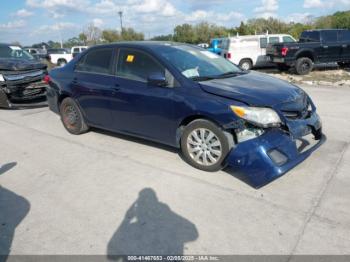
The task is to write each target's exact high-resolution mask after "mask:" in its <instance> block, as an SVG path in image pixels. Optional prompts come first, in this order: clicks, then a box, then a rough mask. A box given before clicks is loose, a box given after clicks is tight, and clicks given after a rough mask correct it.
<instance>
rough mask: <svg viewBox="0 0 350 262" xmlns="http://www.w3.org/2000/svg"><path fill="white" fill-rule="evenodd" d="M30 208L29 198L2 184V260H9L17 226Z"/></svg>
mask: <svg viewBox="0 0 350 262" xmlns="http://www.w3.org/2000/svg"><path fill="white" fill-rule="evenodd" d="M29 210H30V203H29V202H28V200H26V199H25V198H24V197H22V196H19V195H17V194H15V193H14V192H12V191H10V190H8V189H6V188H4V187H2V186H1V185H0V262H4V261H6V260H7V258H8V255H9V254H10V252H11V245H12V241H13V237H14V235H15V230H16V227H17V226H18V225H19V224H20V223H21V221H22V220H23V219H24V218H25V216H26V215H27V214H28V212H29Z"/></svg>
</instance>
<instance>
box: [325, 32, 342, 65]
mask: <svg viewBox="0 0 350 262" xmlns="http://www.w3.org/2000/svg"><path fill="white" fill-rule="evenodd" d="M321 35H322V44H321V47H322V54H321V57H322V60H321V61H322V62H336V61H339V59H340V53H341V45H340V43H339V42H338V31H337V30H325V31H322V34H321Z"/></svg>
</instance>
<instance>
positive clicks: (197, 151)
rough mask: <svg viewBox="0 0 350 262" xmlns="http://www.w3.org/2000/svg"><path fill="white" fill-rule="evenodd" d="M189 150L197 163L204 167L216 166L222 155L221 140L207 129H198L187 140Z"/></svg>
mask: <svg viewBox="0 0 350 262" xmlns="http://www.w3.org/2000/svg"><path fill="white" fill-rule="evenodd" d="M187 150H188V152H189V155H190V157H191V158H192V159H193V160H194V161H195V162H196V163H198V164H200V165H204V166H212V165H215V164H216V163H217V162H218V161H219V159H220V157H221V155H222V146H221V142H220V140H219V138H218V137H217V136H216V135H215V134H214V133H213V132H212V131H210V130H208V129H205V128H198V129H195V130H193V131H192V132H191V133H190V135H189V136H188V138H187Z"/></svg>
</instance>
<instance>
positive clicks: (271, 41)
mask: <svg viewBox="0 0 350 262" xmlns="http://www.w3.org/2000/svg"><path fill="white" fill-rule="evenodd" d="M279 42H280V38H279V37H278V36H277V37H275V36H273V37H269V43H270V44H275V43H279Z"/></svg>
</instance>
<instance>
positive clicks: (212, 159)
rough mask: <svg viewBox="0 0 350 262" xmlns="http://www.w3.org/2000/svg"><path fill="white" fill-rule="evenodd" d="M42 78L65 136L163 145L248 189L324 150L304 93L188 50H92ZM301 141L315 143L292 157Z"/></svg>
mask: <svg viewBox="0 0 350 262" xmlns="http://www.w3.org/2000/svg"><path fill="white" fill-rule="evenodd" d="M49 77H50V79H49V85H50V87H49V88H48V92H47V97H48V102H49V106H50V109H51V110H52V111H54V112H56V113H58V114H60V115H61V119H62V122H63V125H64V126H65V128H66V129H67V130H68V132H70V133H72V134H81V133H84V132H86V131H88V129H89V127H97V128H102V129H106V130H110V131H114V132H118V133H123V134H129V135H132V136H137V137H141V138H145V139H148V140H153V141H156V142H160V143H164V144H167V145H171V146H174V147H177V148H181V150H182V153H183V156H184V158H185V159H186V160H187V161H188V163H190V164H191V165H192V166H194V167H196V168H199V169H202V170H205V171H217V170H220V169H221V168H223V167H225V166H227V165H229V166H231V167H237V168H239V170H240V172H242V173H244V174H245V175H246V176H248V177H249V178H250V180H251V182H252V185H254V186H256V187H259V186H261V185H263V184H265V183H267V182H268V181H270V180H272V179H274V178H276V177H279V176H281V175H282V174H284V173H285V172H287V171H288V170H290V169H291V168H292V167H294V166H295V165H297V164H298V163H300V162H301V161H302V160H304V159H305V158H306V157H307V156H308V155H309V154H310V153H311V152H312V151H313V150H315V149H316V148H317V147H318V145H320V144H321V143H322V142H323V141H324V136H323V135H322V131H321V121H320V118H319V116H318V115H317V113H316V107H315V106H314V104H313V102H312V101H311V99H310V97H309V96H308V95H307V94H306V93H305V92H304V91H303V90H301V89H300V88H298V87H296V86H294V85H292V84H289V83H287V82H284V81H282V80H278V79H275V78H273V77H270V76H267V75H265V74H260V73H257V72H250V71H242V70H241V69H240V68H238V67H237V66H235V65H234V64H232V63H230V62H229V61H227V60H225V59H224V58H222V57H220V56H217V55H216V54H213V53H211V52H209V51H207V50H203V49H202V48H199V47H195V46H190V45H186V44H179V43H167V42H166V43H162V42H130V43H118V44H111V45H102V46H96V47H92V48H90V49H89V50H88V51H86V52H85V53H83V54H82V55H80V56H78V57H77V58H76V59H74V60H73V61H72V62H70V63H68V64H67V65H66V66H65V67H63V68H58V69H54V70H52V71H51V72H50V75H49ZM308 134H313V136H314V138H315V139H317V140H320V142H319V143H317V144H316V145H315V146H314V147H312V148H311V149H310V150H307V151H305V152H299V151H298V149H297V147H296V139H298V138H303V137H304V136H306V135H308Z"/></svg>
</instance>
